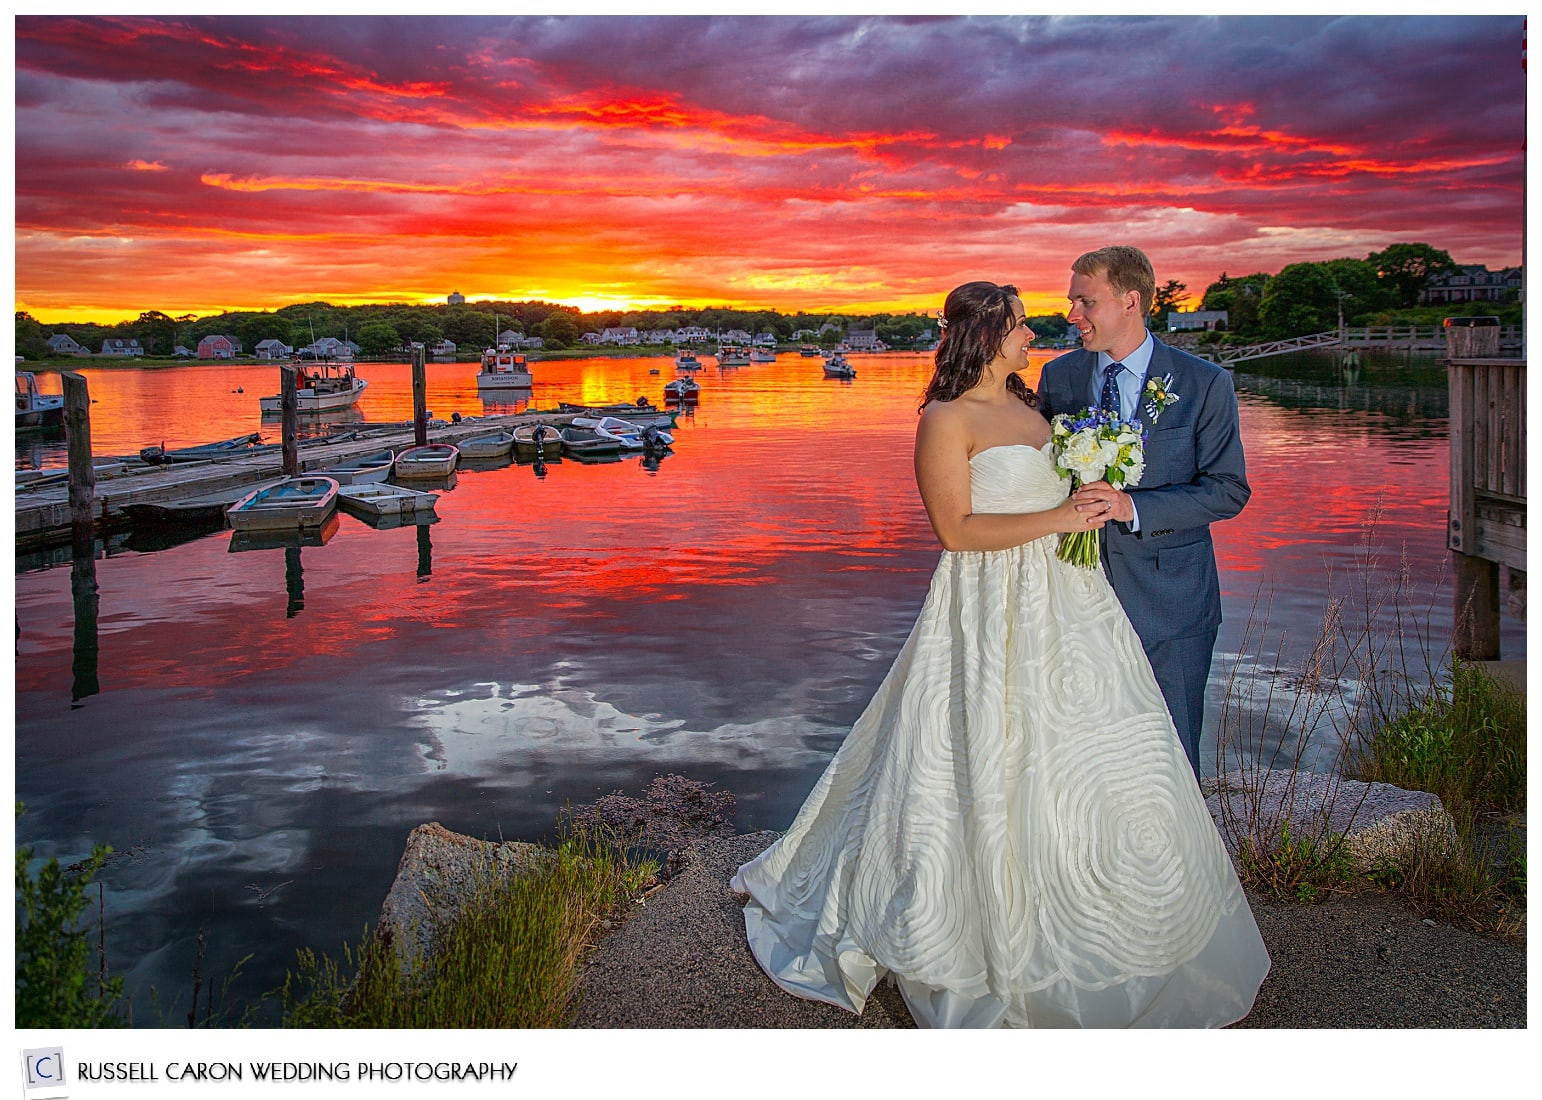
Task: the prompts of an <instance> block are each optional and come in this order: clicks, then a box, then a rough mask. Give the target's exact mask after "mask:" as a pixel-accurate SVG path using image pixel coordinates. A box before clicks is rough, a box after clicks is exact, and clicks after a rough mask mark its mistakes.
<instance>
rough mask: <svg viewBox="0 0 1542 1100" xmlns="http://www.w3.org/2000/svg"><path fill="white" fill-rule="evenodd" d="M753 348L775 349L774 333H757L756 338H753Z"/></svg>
mask: <svg viewBox="0 0 1542 1100" xmlns="http://www.w3.org/2000/svg"><path fill="white" fill-rule="evenodd" d="M755 346H756V347H757V348H774V347H776V333H774V332H761V333H757V334H756V336H755Z"/></svg>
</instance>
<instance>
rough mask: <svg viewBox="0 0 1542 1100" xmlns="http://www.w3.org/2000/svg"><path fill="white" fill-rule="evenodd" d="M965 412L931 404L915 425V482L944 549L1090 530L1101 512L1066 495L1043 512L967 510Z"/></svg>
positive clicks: (991, 546) (1006, 544) (1000, 546)
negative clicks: (1092, 512) (1093, 514)
mask: <svg viewBox="0 0 1542 1100" xmlns="http://www.w3.org/2000/svg"><path fill="white" fill-rule="evenodd" d="M970 443H971V439H970V434H969V425H968V424H967V423H966V421H965V418H964V417H962V416H958V415H950V412H949V411H947V410H944V409H941V408H936V406H934V405H929V406H927V409H926V412H924V413H922V414H921V426H920V427H919V428H918V429H917V430H916V459H915V461H916V486H917V487H918V488H919V489H920V490H921V502H922V503H923V504H925V505H926V515H927V518H928V519H930V520H931V521H932V530H933V531H935V532H936V533H937V541H938V542H940V543H942V547H943V549H944V550H1006V549H1008V548H1010V547H1013V546H1021V545H1022V544H1023V543H1025V542H1032V541H1033V540H1034V539H1038V538H1043V537H1044V536H1045V535H1053V534H1055V533H1056V532H1058V531H1095V530H1097V529H1098V528H1100V527H1102V526H1103V523H1104V522H1105V520H1104V519H1103V518H1101V517H1099V518H1094V519H1092V520H1091V521H1090V522H1089V520H1088V514H1087V513H1085V512H1078V511H1077V510H1076V503H1075V502H1074V501H1072V500H1069V499H1067V500H1066V501H1064V502H1063V503H1061V504H1058V505H1056V506H1055V507H1054V508H1050V509H1049V510H1047V511H1043V512H1022V513H1010V514H1006V513H994V512H981V513H978V514H977V513H975V512H973V511H971V507H972V505H971V501H970V488H969V447H970Z"/></svg>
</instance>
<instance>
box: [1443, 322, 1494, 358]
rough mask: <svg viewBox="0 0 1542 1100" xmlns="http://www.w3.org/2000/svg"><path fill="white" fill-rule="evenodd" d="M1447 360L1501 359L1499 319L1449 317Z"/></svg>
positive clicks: (1445, 325) (1447, 325)
mask: <svg viewBox="0 0 1542 1100" xmlns="http://www.w3.org/2000/svg"><path fill="white" fill-rule="evenodd" d="M1444 327H1445V330H1446V358H1447V359H1497V358H1499V318H1498V317H1447V318H1446V320H1445V324H1444Z"/></svg>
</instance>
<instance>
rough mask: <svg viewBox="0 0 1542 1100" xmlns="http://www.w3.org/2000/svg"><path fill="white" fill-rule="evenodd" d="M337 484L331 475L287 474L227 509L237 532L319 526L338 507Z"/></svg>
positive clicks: (226, 514) (227, 516)
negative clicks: (299, 475) (290, 475)
mask: <svg viewBox="0 0 1542 1100" xmlns="http://www.w3.org/2000/svg"><path fill="white" fill-rule="evenodd" d="M337 490H338V484H337V482H336V481H333V480H332V479H331V478H329V477H316V476H313V475H307V476H304V477H286V478H284V479H282V480H281V481H276V482H274V483H272V484H270V485H265V486H259V487H258V488H256V489H253V490H252V491H251V492H249V493H247V494H246V495H245V496H244V497H242V498H241V499H240V500H238V501H236V502H235V503H234V504H232V505H231V506H230V507H229V508H228V509H227V510H226V512H225V518H226V519H228V520H229V521H230V526H231V527H233V528H235V529H236V530H237V531H277V530H289V529H294V528H300V527H319V526H320V525H321V524H322V522H323V521H324V520H325V519H326V518H327V517H328V516H329V515H331V514H332V510H333V509H334V508H335V507H336V506H337Z"/></svg>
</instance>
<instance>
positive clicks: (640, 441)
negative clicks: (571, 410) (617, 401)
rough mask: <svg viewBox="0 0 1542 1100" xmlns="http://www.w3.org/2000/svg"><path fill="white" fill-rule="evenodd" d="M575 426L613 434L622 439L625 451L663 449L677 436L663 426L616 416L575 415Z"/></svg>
mask: <svg viewBox="0 0 1542 1100" xmlns="http://www.w3.org/2000/svg"><path fill="white" fill-rule="evenodd" d="M573 427H575V428H592V429H594V431H595V432H597V433H598V434H600V435H602V436H613V437H614V438H616V439H618V440H620V442H621V449H622V450H624V451H648V450H662V449H663V448H665V447H672V446H674V443H675V437H674V436H673V435H671V434H670V433H669V432H667V431H665V430H664V429H663V428H656V427H653V426H651V425H650V426H648V427H646V428H644V427H641V426H639V425H638V424H635V423H633V422H632V421H630V420H622V419H621V418H620V417H616V416H575V417H574V418H573Z"/></svg>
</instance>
